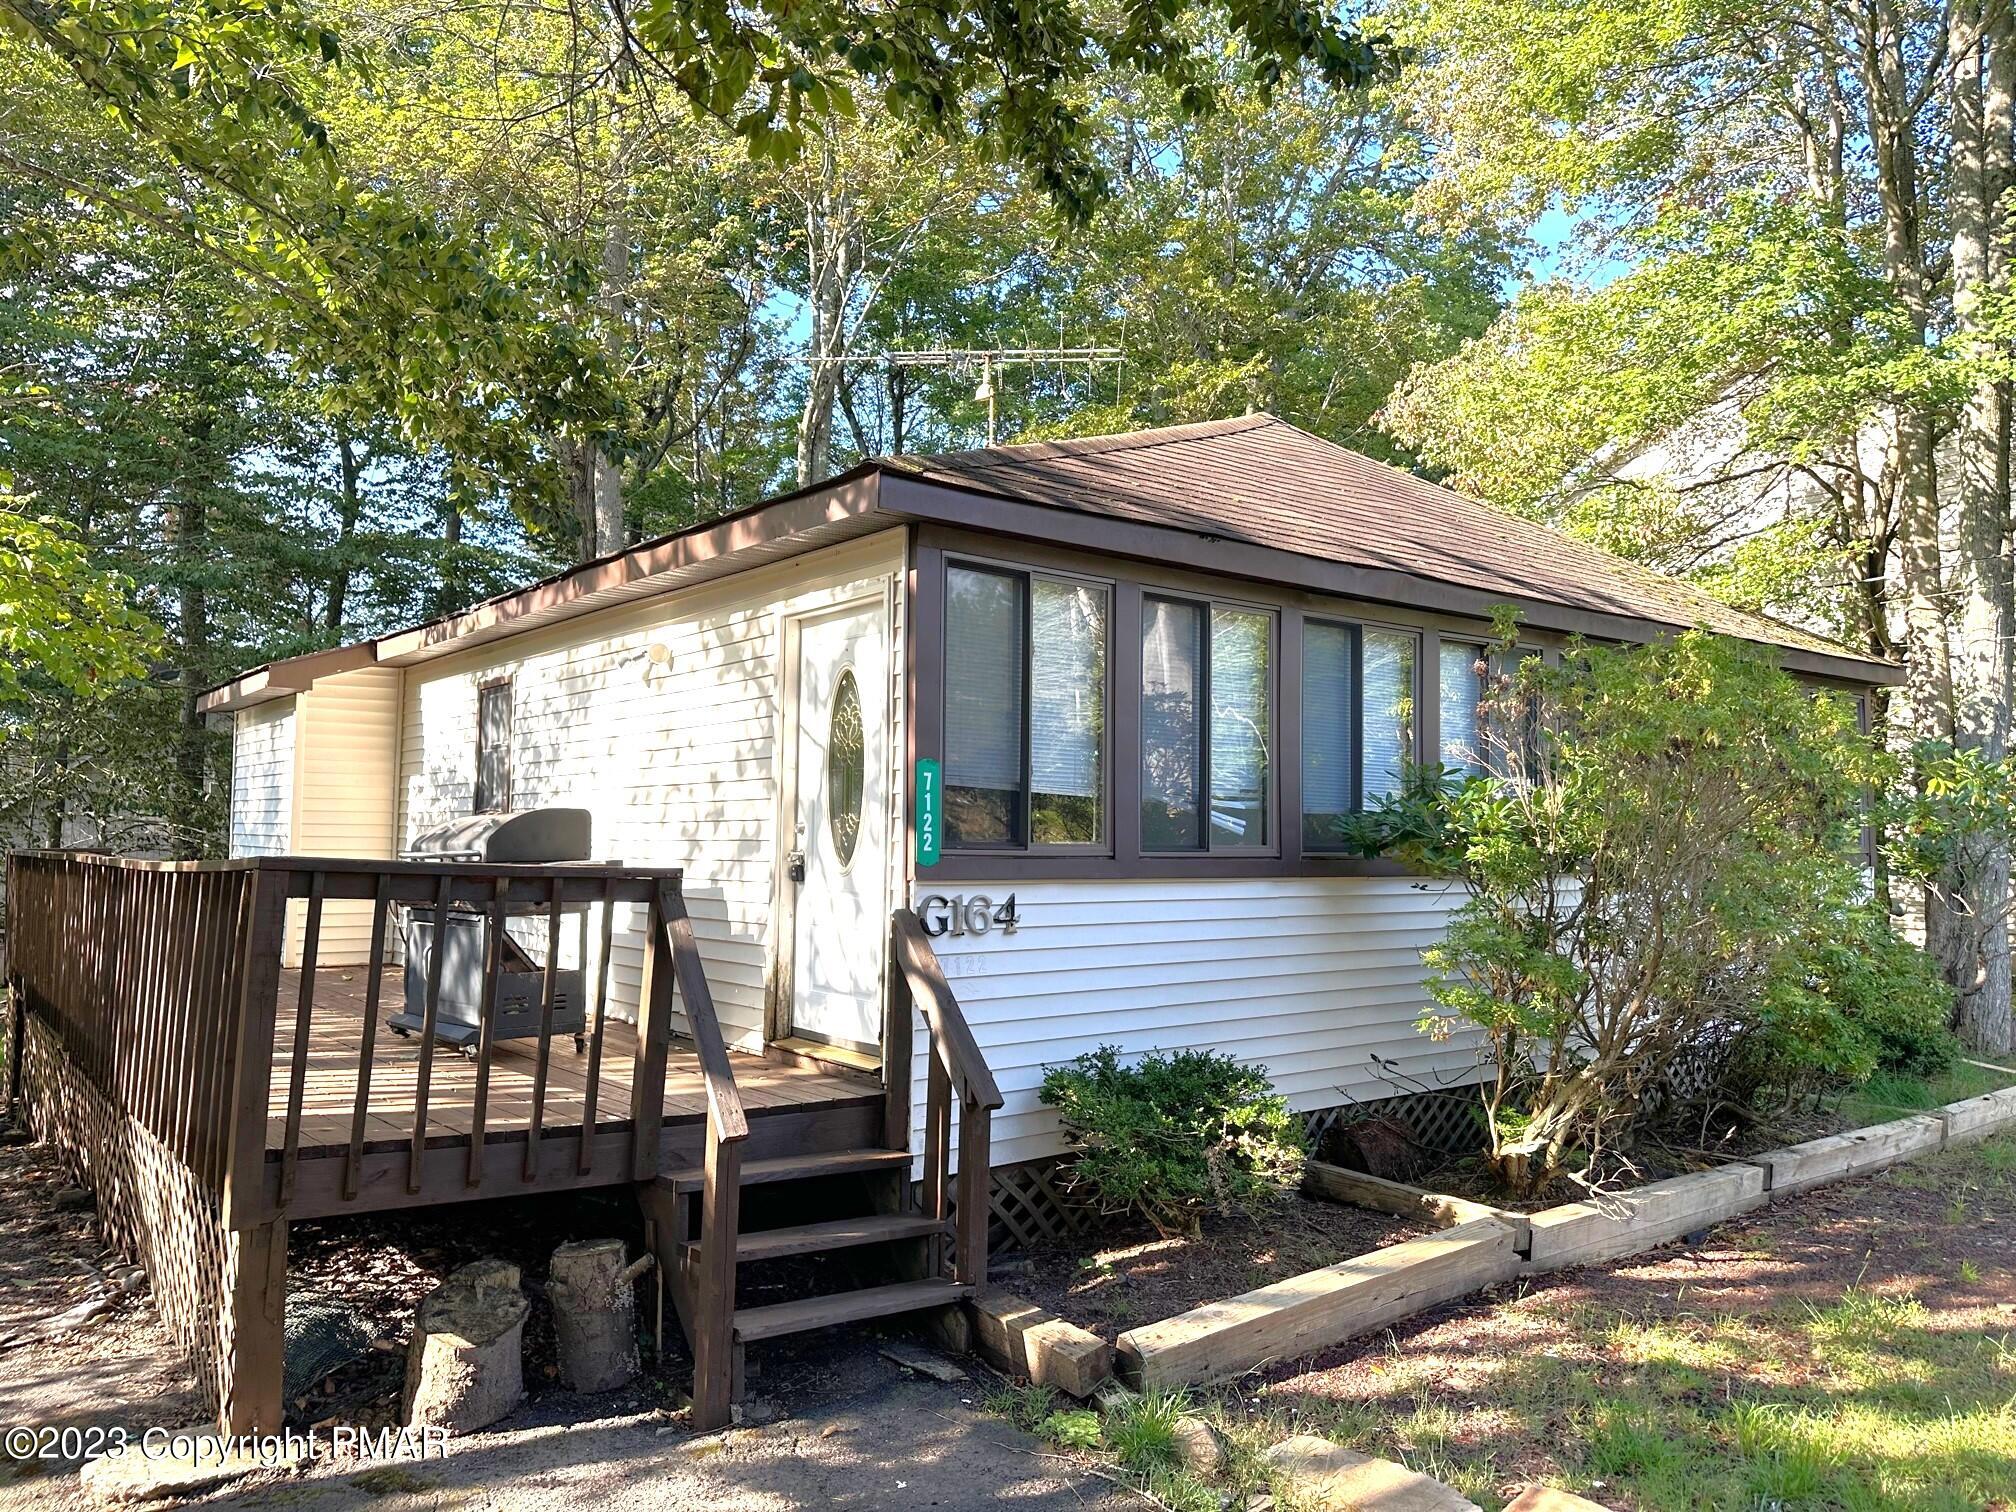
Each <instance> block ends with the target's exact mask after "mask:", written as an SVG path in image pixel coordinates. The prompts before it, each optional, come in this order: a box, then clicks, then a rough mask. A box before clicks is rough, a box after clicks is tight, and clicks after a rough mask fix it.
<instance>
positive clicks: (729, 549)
mask: <svg viewBox="0 0 2016 1512" xmlns="http://www.w3.org/2000/svg"><path fill="white" fill-rule="evenodd" d="M879 480H880V473H879V471H878V470H877V469H876V468H875V467H873V466H872V465H866V464H864V465H863V466H860V467H856V468H853V469H851V470H850V471H848V472H845V473H842V474H841V475H840V476H839V477H837V478H834V479H831V480H829V481H828V482H825V483H822V484H818V485H816V486H815V487H812V488H808V489H801V490H799V491H798V492H796V493H789V494H784V495H782V496H780V497H778V498H775V499H769V500H765V501H764V502H762V503H760V504H752V505H750V506H749V507H748V508H746V509H740V510H737V511H736V512H735V513H733V514H728V515H723V516H722V517H721V518H720V519H718V520H710V521H708V522H706V523H705V524H703V525H697V526H694V527H692V528H690V529H688V530H684V531H679V532H676V533H675V534H672V535H668V536H661V537H659V538H658V539H657V540H653V541H646V542H645V543H644V544H642V545H641V546H633V547H631V548H630V549H628V550H627V551H622V552H617V553H613V554H612V555H609V556H605V557H598V558H597V559H596V560H594V561H592V562H584V563H582V564H581V565H580V566H579V567H570V568H569V569H568V570H567V571H565V572H560V573H555V574H554V575H553V576H551V577H549V578H543V579H541V580H540V581H538V582H536V583H532V584H530V585H529V586H527V587H524V588H518V589H514V590H512V591H511V592H510V593H505V594H499V595H498V596H497V597H496V598H494V599H488V600H486V601H485V602H483V603H481V604H477V605H475V606H474V607H473V608H470V609H465V610H463V611H462V612H461V613H459V614H453V615H449V616H448V617H447V618H445V619H439V620H432V621H429V622H428V623H426V624H423V625H415V626H413V627H412V628H410V629H406V630H395V631H394V632H393V633H392V634H390V635H385V636H380V637H379V638H378V639H377V640H375V641H360V642H358V643H357V644H355V645H351V646H339V647H336V648H334V649H333V650H329V651H314V652H310V653H309V654H307V655H306V656H296V657H290V658H288V659H287V660H285V661H278V662H270V663H268V664H267V665H265V666H261V667H253V668H250V669H249V670H247V671H244V672H241V673H239V674H238V675H237V676H235V677H233V678H231V679H229V680H228V681H226V682H222V683H219V684H218V685H217V686H216V687H214V688H211V689H208V690H206V691H205V692H204V694H203V696H202V697H201V699H199V700H198V703H197V707H198V708H199V709H200V710H201V711H202V712H203V713H205V714H213V713H224V712H227V711H229V710H234V709H243V708H249V707H250V706H251V705H253V704H257V703H265V702H267V701H268V700H270V699H275V698H285V697H287V696H289V695H291V694H294V693H299V692H303V691H305V690H306V689H307V688H309V687H310V686H312V685H313V684H314V683H315V681H316V680H317V679H318V678H323V677H332V676H334V675H335V674H337V673H339V672H349V671H353V670H355V669H356V668H358V667H363V666H369V665H371V664H373V663H378V664H381V665H382V664H385V663H398V662H401V661H403V660H407V659H410V658H413V657H415V656H418V655H420V654H422V653H424V652H427V651H430V650H433V649H435V648H436V647H444V646H447V645H449V644H450V643H452V642H455V641H461V640H466V639H469V638H471V637H473V636H478V635H481V636H484V637H485V638H486V639H488V638H494V636H495V635H498V634H508V633H510V630H509V627H510V626H511V625H512V624H513V623H515V622H516V621H518V620H522V619H526V618H528V617H533V616H537V617H539V623H540V624H542V625H543V624H553V623H557V622H558V621H561V620H564V619H569V618H572V617H573V616H574V615H576V614H589V613H592V612H594V611H595V610H596V609H599V608H602V607H603V605H602V604H601V603H599V602H597V597H598V596H599V595H601V594H604V593H607V592H608V591H609V590H611V589H613V588H621V587H625V586H627V585H629V584H631V583H635V582H638V581H641V580H642V579H645V578H649V577H653V576H656V575H658V574H661V573H670V572H677V571H679V570H680V569H682V568H686V567H694V566H699V565H702V564H704V563H706V562H709V561H714V560H717V559H719V558H721V557H725V556H729V555H731V554H733V553H735V552H738V551H745V550H748V549H750V548H751V547H755V546H761V545H766V544H768V543H771V542H774V541H779V540H783V539H785V538H787V537H789V536H792V535H796V534H799V533H801V532H804V531H808V530H813V529H816V528H817V527H819V526H821V525H828V524H836V523H839V522H841V521H844V520H848V519H857V518H865V517H866V516H868V515H870V514H872V513H873V512H874V504H875V492H876V487H877V484H878V482H879Z"/></svg>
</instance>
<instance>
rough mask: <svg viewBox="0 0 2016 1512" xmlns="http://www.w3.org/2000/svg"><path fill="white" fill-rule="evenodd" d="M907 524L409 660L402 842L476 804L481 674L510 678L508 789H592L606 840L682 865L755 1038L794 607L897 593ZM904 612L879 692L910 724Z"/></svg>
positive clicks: (630, 953)
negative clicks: (784, 659)
mask: <svg viewBox="0 0 2016 1512" xmlns="http://www.w3.org/2000/svg"><path fill="white" fill-rule="evenodd" d="M903 542H904V537H903V533H902V532H901V531H892V532H888V533H885V534H882V535H878V536H873V537H870V538H868V539H866V540H863V541H859V542H852V543H849V544H848V545H845V546H839V547H834V548H832V549H830V550H826V551H820V552H815V553H811V554H808V555H806V556H804V557H800V558H797V559H795V560H793V561H790V562H786V563H781V564H779V565H777V566H774V567H764V568H759V569H756V570H753V571H750V572H747V573H743V574H740V575H738V576H736V577H733V578H730V579H727V580H725V581H723V582H720V583H713V584H708V585H705V586H703V587H699V588H694V589H691V590H688V591H686V592H684V593H679V594H675V595H671V596H668V597H666V598H663V599H657V600H653V601H650V602H647V603H642V604H635V605H626V606H623V607H620V608H614V609H610V610H606V611H603V612H601V613H597V614H592V615H584V616H582V617H581V618H580V619H578V620H574V621H570V622H568V623H566V624H562V625H558V626H554V627H552V628H551V629H548V630H542V631H533V632H528V633H526V634H523V635H518V636H512V637H510V638H508V639H505V640H502V641H499V642H497V643H495V644H493V645H489V646H482V647H478V648H476V649H474V650H472V651H469V652H466V653H462V654H458V655H455V656H453V657H446V658H443V659H441V660H439V661H434V662H427V663H423V664H420V665H416V666H413V667H410V668H408V669H407V671H406V677H405V692H404V698H403V707H402V712H401V718H400V730H401V751H400V765H399V774H400V775H399V815H398V833H399V835H400V837H401V838H400V843H401V844H402V845H403V844H405V843H406V842H407V841H409V840H410V839H411V837H412V836H414V835H415V834H417V833H418V832H420V831H422V830H425V829H427V828H429V827H430V826H432V825H436V824H439V823H442V822H444V821H446V820H448V819H451V818H455V817H458V816H460V815H464V814H467V813H469V812H470V810H471V805H472V803H473V799H474V784H475V772H476V736H475V719H476V694H477V689H478V688H479V687H480V686H482V685H483V684H484V683H487V682H490V681H492V680H494V679H497V678H500V677H508V678H510V679H511V683H512V700H511V701H512V720H511V732H512V751H511V806H512V807H513V808H533V807H538V806H542V805H565V806H571V807H580V808H586V809H588V810H590V811H591V812H592V813H593V815H594V848H595V856H596V858H597V859H600V860H619V861H623V862H627V863H629V864H631V865H636V866H678V867H682V868H684V870H685V891H686V906H687V909H688V911H689V912H690V913H691V914H692V916H693V925H694V933H695V934H696V935H697V937H698V938H699V941H700V947H701V952H702V956H703V959H704V961H705V965H706V970H707V980H708V985H709V986H710V987H711V989H712V991H713V995H714V1001H715V1006H716V1008H717V1010H718V1012H719V1014H720V1018H721V1022H722V1028H723V1031H724V1033H725V1034H726V1036H727V1038H728V1039H729V1041H730V1042H731V1043H733V1044H736V1045H738V1046H739V1047H741V1048H745V1049H757V1048H760V1047H761V1045H762V1042H763V1037H764V1031H765V1020H766V1001H767V994H768V990H769V976H770V973H771V972H772V970H773V969H774V967H773V963H774V960H775V945H776V942H775V941H774V939H773V938H772V931H771V929H770V921H771V918H772V914H773V910H774V890H775V880H776V879H775V862H776V860H777V856H778V854H779V851H780V849H788V848H789V847H788V846H787V847H780V846H779V844H778V835H777V828H778V801H779V798H778V776H779V773H778V763H777V754H778V752H777V742H778V733H779V730H780V728H781V719H780V713H781V710H780V701H781V697H782V687H781V681H780V667H779V659H780V655H781V645H782V633H783V621H784V617H785V616H786V615H789V614H795V613H799V612H803V611H807V610H813V609H817V608H820V607H824V606H828V605H834V604H840V603H845V602H849V601H852V600H855V599H859V598H862V597H865V596H888V597H900V595H894V594H893V592H892V585H893V583H895V582H899V581H900V580H901V574H902V571H903V565H904V544H903ZM896 618H897V621H898V622H897V623H894V624H892V627H891V631H890V634H891V644H890V667H891V687H890V688H889V689H888V690H887V692H886V696H887V698H888V699H889V701H890V707H891V710H892V713H891V719H892V726H891V727H892V729H894V730H897V731H900V730H901V728H902V725H901V713H900V690H899V688H898V687H897V684H898V683H899V682H900V679H901V672H902V668H903V664H904V658H903V651H902V627H901V624H900V615H898V616H896ZM864 691H865V690H864ZM891 744H892V746H894V747H896V748H897V749H899V750H900V748H901V744H902V742H901V740H900V738H899V739H896V740H893V741H892V742H891ZM629 912H630V911H629V910H627V909H626V910H623V911H620V912H619V915H618V918H617V934H616V942H615V947H614V949H613V950H612V952H611V971H610V1001H611V1007H612V1010H613V1011H615V1012H617V1013H619V1014H622V1015H624V1016H630V1015H633V1014H634V1012H635V1008H636V1002H637V994H638V988H639V985H640V981H641V975H642V962H643V957H642V943H643V941H642V931H641V927H640V926H641V922H642V921H641V919H637V918H631V917H627V915H628V913H629ZM885 917H886V915H885Z"/></svg>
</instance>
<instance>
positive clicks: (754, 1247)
mask: <svg viewBox="0 0 2016 1512" xmlns="http://www.w3.org/2000/svg"><path fill="white" fill-rule="evenodd" d="M950 1232H951V1225H949V1224H945V1223H940V1222H939V1221H938V1220H937V1219H935V1218H924V1217H920V1216H918V1215H917V1214H915V1213H905V1214H894V1213H891V1214H883V1213H870V1214H868V1215H867V1216H866V1217H862V1218H836V1219H834V1220H833V1221H832V1222H830V1223H799V1224H793V1225H792V1226H790V1227H789V1228H774V1229H757V1230H755V1231H754V1232H753V1233H743V1234H740V1235H738V1236H737V1237H736V1240H735V1258H736V1259H737V1260H777V1259H781V1258H782V1257H783V1256H785V1255H813V1254H819V1253H821V1252H823V1251H825V1250H841V1249H853V1248H855V1247H856V1246H857V1245H862V1244H887V1243H889V1242H890V1241H891V1240H895V1239H924V1238H928V1237H929V1236H931V1235H932V1234H946V1233H950ZM686 1247H687V1248H688V1249H689V1250H690V1249H696V1248H698V1246H697V1245H695V1244H693V1243H692V1242H691V1241H688V1243H687V1245H686Z"/></svg>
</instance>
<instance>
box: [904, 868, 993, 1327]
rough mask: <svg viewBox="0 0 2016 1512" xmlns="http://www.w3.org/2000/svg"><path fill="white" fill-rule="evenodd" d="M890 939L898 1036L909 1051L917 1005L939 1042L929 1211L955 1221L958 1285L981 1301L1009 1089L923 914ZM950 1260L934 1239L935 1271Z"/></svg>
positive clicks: (931, 1069)
mask: <svg viewBox="0 0 2016 1512" xmlns="http://www.w3.org/2000/svg"><path fill="white" fill-rule="evenodd" d="M889 939H890V954H891V957H892V958H893V959H894V961H895V963H896V968H897V973H898V978H897V981H896V982H895V983H894V984H893V989H894V990H893V991H892V992H891V1007H892V1009H893V1011H894V1013H895V1015H896V1018H892V1020H891V1025H892V1030H893V1031H894V1033H895V1034H897V1035H899V1036H900V1037H901V1038H900V1042H901V1043H902V1044H904V1045H906V1046H907V1045H908V1042H909V1040H908V1034H909V1030H908V1027H907V1026H908V1024H909V1014H910V1005H911V1004H913V1003H914V1004H915V1005H916V1007H917V1011H918V1012H920V1013H921V1014H923V1016H924V1026H925V1028H926V1029H927V1030H928V1031H929V1032H930V1037H931V1046H930V1060H929V1065H928V1068H927V1071H926V1075H925V1095H924V1152H923V1153H924V1209H925V1212H926V1213H927V1214H928V1215H929V1216H930V1217H931V1218H933V1219H935V1220H937V1221H938V1222H939V1223H941V1224H943V1223H947V1222H948V1221H949V1223H950V1226H951V1231H952V1256H951V1259H952V1279H953V1280H954V1281H956V1282H960V1283H962V1284H964V1285H966V1286H969V1287H971V1288H972V1295H973V1296H974V1297H978V1296H980V1295H981V1293H982V1292H983V1291H985V1289H986V1286H987V1218H988V1201H987V1198H988V1189H989V1187H990V1186H991V1185H992V1184H993V1151H994V1143H993V1120H994V1110H995V1109H996V1108H998V1107H1000V1106H1001V1101H1002V1099H1001V1089H1000V1087H998V1086H997V1085H995V1082H994V1073H993V1072H992V1071H990V1070H989V1069H988V1067H987V1058H986V1057H985V1056H984V1055H982V1054H981V1053H980V1045H979V1042H978V1041H976V1040H975V1039H974V1038H973V1030H972V1028H971V1026H970V1025H968V1024H967V1022H966V1015H965V1014H963V1013H961V1012H960V1011H959V999H958V998H957V997H955V996H954V995H953V993H952V984H951V983H949V982H947V981H946V980H945V968H944V967H943V966H941V965H940V964H939V962H938V952H937V951H935V950H933V949H932V948H931V941H930V939H929V937H927V936H926V935H925V933H924V926H923V925H922V924H921V923H920V922H918V919H917V915H916V914H915V913H913V912H912V911H911V910H909V909H907V908H899V909H896V910H895V911H894V912H893V913H891V914H890V916H889ZM897 1019H900V1021H901V1022H900V1024H899V1023H898V1022H897ZM904 1074H905V1075H907V1074H908V1073H907V1069H906V1071H905V1072H904ZM955 1099H956V1101H957V1102H958V1104H959V1175H958V1182H957V1194H956V1196H955V1194H954V1190H953V1187H954V1183H953V1178H952V1104H953V1102H954V1101H955ZM891 1105H892V1107H893V1106H894V1099H893V1097H892V1100H891ZM905 1106H906V1107H907V1103H906V1104H905ZM905 1132H906V1133H907V1130H906V1131H905ZM943 1261H944V1255H943V1246H942V1244H940V1243H939V1242H938V1241H935V1240H934V1241H933V1249H932V1269H933V1270H934V1271H937V1270H941V1269H942V1266H943Z"/></svg>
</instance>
